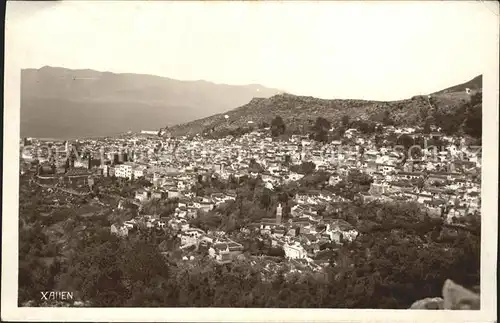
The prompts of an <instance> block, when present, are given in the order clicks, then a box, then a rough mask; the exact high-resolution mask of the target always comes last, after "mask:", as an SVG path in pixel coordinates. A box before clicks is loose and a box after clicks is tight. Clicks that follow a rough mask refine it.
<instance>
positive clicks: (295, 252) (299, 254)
mask: <svg viewBox="0 0 500 323" xmlns="http://www.w3.org/2000/svg"><path fill="white" fill-rule="evenodd" d="M283 250H284V251H285V256H286V257H287V258H290V259H304V258H306V256H307V252H306V250H305V249H304V248H303V247H302V246H301V245H300V244H299V243H298V242H296V243H295V244H293V245H289V244H288V243H285V244H284V245H283Z"/></svg>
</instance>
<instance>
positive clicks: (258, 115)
mask: <svg viewBox="0 0 500 323" xmlns="http://www.w3.org/2000/svg"><path fill="white" fill-rule="evenodd" d="M481 79H482V78H481V76H478V77H476V78H474V80H472V81H470V82H467V83H464V84H461V85H458V86H455V87H450V88H449V89H446V90H443V91H439V92H436V93H435V94H433V95H432V98H431V99H430V100H429V98H428V97H427V96H415V97H413V98H410V99H406V100H398V101H387V102H382V101H366V100H338V99H336V100H324V99H317V98H313V97H307V96H295V95H290V94H286V93H285V94H279V95H275V96H273V97H271V98H254V99H252V100H251V101H250V102H249V103H247V104H245V105H243V106H241V107H239V108H236V109H233V110H230V111H227V112H225V113H220V114H215V115H213V116H211V117H207V118H203V119H200V120H196V121H192V122H188V123H185V124H182V125H178V126H174V127H170V128H169V131H170V132H171V133H172V134H174V135H193V134H197V133H201V132H204V131H205V130H207V129H208V130H214V131H217V130H220V129H223V128H228V129H236V128H238V127H240V128H243V127H248V126H249V125H254V126H259V125H261V124H262V123H264V122H265V123H268V124H269V123H271V120H272V119H273V118H274V117H275V116H277V115H279V116H281V117H282V118H283V120H284V122H285V124H286V126H287V128H288V129H306V128H307V127H310V126H311V125H312V124H313V123H314V122H315V120H316V118H317V117H323V118H326V119H327V120H329V121H331V122H334V123H335V122H338V121H339V120H340V118H341V117H342V116H344V115H348V116H349V117H350V118H351V120H354V119H357V118H359V119H362V120H372V121H376V122H381V121H382V120H383V118H384V116H385V115H386V114H388V115H390V117H391V118H392V120H393V121H394V122H395V123H396V124H406V125H417V124H422V123H423V122H425V120H426V119H427V118H429V116H431V115H432V114H434V112H435V111H437V110H438V111H439V112H440V113H452V112H453V111H454V110H456V109H457V108H459V107H461V106H463V105H464V103H466V102H467V101H468V100H469V96H468V95H467V93H465V88H466V87H471V88H474V89H477V90H481V88H480V86H481V85H480V84H481V83H480V82H477V80H481ZM471 82H473V83H474V84H475V85H474V86H472V85H470V84H471ZM450 91H453V92H450ZM226 115H227V117H226Z"/></svg>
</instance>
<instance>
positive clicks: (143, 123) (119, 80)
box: [21, 66, 279, 138]
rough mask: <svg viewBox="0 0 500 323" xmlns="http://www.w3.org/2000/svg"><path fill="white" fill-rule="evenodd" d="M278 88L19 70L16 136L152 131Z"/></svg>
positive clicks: (52, 69)
mask: <svg viewBox="0 0 500 323" xmlns="http://www.w3.org/2000/svg"><path fill="white" fill-rule="evenodd" d="M276 93H279V91H278V90H275V89H269V88H266V87H263V86H260V85H254V84H252V85H245V86H233V85H225V84H214V83H210V82H206V81H179V80H174V79H169V78H165V77H159V76H152V75H141V74H115V73H110V72H99V71H94V70H71V69H65V68H58V67H48V66H45V67H42V68H40V69H25V70H22V72H21V136H22V137H51V138H75V137H84V136H104V135H113V134H116V133H120V132H125V131H128V130H132V131H139V130H153V129H159V128H161V127H164V126H166V125H173V124H179V123H183V122H188V121H191V120H196V119H199V118H203V117H207V116H210V115H213V114H217V113H221V112H223V111H227V110H229V109H232V108H234V107H237V106H241V105H243V104H245V103H247V102H249V101H250V100H251V99H252V98H254V97H270V96H272V95H275V94H276Z"/></svg>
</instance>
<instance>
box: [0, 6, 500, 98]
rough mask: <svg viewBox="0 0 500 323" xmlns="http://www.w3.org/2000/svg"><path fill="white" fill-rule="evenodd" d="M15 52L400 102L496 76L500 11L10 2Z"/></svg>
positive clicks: (26, 59) (40, 60) (28, 61)
mask: <svg viewBox="0 0 500 323" xmlns="http://www.w3.org/2000/svg"><path fill="white" fill-rule="evenodd" d="M7 7H8V8H7V10H8V11H7V18H6V19H7V30H8V33H9V34H8V35H9V36H8V37H9V38H8V39H7V40H8V46H7V47H6V48H7V50H8V51H14V52H15V53H16V56H17V55H19V58H18V59H19V61H20V62H21V63H22V64H21V66H22V67H23V68H29V67H34V68H38V67H42V66H44V65H50V66H62V67H68V68H90V69H96V70H101V71H111V72H130V73H146V74H155V75H161V76H167V77H170V78H175V79H181V80H199V79H204V80H207V81H213V82H216V83H227V84H250V83H258V84H262V85H265V86H268V87H274V88H278V89H283V90H286V91H289V92H291V93H294V94H301V95H311V96H317V97H322V98H359V99H361V98H366V99H380V100H384V99H387V100H390V99H399V98H406V97H411V96H413V95H415V94H423V93H429V92H433V91H436V90H439V89H442V88H445V87H448V86H450V85H455V84H457V83H461V82H464V81H468V80H469V79H471V78H472V77H474V76H477V75H479V74H482V73H483V74H484V73H485V71H486V70H488V68H489V69H490V70H491V66H492V60H494V59H495V52H494V49H495V48H496V47H498V45H495V44H492V39H494V36H495V35H496V34H497V32H498V27H499V20H498V5H497V4H495V3H494V2H489V3H485V2H479V1H472V2H467V1H464V2H459V1H449V2H426V1H421V2H420V1H419V2H410V1H401V2H396V1H384V2H376V1H369V2H348V1H346V2H341V1H331V2H328V1H324V2H313V1H308V2H285V3H278V2H271V3H269V2H268V3H263V2H244V3H242V2H237V3H227V2H215V3H214V2H212V3H199V2H160V1H157V2H133V1H130V2H121V1H110V2H105V1H95V2H85V1H75V2H67V1H63V2H45V3H43V2H40V3H33V2H31V3H29V2H9V3H8V6H7Z"/></svg>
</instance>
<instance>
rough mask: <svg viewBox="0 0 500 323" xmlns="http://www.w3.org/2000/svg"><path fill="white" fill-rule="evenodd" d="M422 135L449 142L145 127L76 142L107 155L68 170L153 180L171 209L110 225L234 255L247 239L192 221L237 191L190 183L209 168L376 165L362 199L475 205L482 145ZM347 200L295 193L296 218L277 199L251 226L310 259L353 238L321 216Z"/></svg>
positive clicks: (441, 209) (152, 191)
mask: <svg viewBox="0 0 500 323" xmlns="http://www.w3.org/2000/svg"><path fill="white" fill-rule="evenodd" d="M417 130H418V129H412V128H395V127H386V128H385V130H384V133H388V134H408V135H409V136H413V137H414V136H417V135H421V134H418V133H417V132H418V131H417ZM422 136H427V137H429V138H431V137H432V138H436V137H438V138H439V139H440V140H441V142H443V143H444V147H443V149H442V150H441V151H437V152H436V151H433V149H434V148H433V147H432V148H427V147H423V148H422V149H421V154H420V155H419V157H415V156H409V157H408V158H403V155H404V153H402V152H401V151H400V150H398V149H396V148H397V147H394V146H392V147H391V145H380V144H377V143H376V142H375V139H374V137H373V136H370V135H364V134H360V133H359V132H358V131H357V130H356V129H348V130H347V131H346V134H345V138H348V139H349V142H350V145H349V146H348V147H345V146H344V145H343V144H342V142H341V141H333V142H330V143H327V144H323V143H318V142H315V141H313V140H311V139H309V138H308V136H301V135H293V136H291V138H290V139H289V140H286V141H283V140H280V141H276V140H273V139H272V138H271V137H270V135H269V131H267V130H266V129H259V130H255V131H253V132H250V133H247V134H245V135H243V136H241V137H239V138H232V137H226V138H222V139H218V140H216V139H206V138H203V137H200V136H197V137H195V138H176V139H173V138H170V139H165V138H161V137H158V136H150V135H147V134H146V135H144V134H138V135H130V136H129V137H127V138H106V139H102V140H97V139H96V140H82V141H79V142H78V145H79V146H80V147H81V148H82V149H83V150H87V151H91V152H93V153H94V154H93V155H96V154H98V153H99V154H100V156H101V157H100V158H101V162H100V163H96V164H93V163H92V162H90V161H91V160H92V157H87V158H88V160H84V161H83V162H82V161H78V163H76V162H75V163H72V164H70V169H69V170H68V169H67V167H66V169H65V172H64V176H65V177H66V178H71V179H72V180H76V181H79V180H82V181H83V182H84V183H87V184H90V183H93V181H89V178H94V177H96V176H104V177H106V176H114V177H117V178H123V179H124V180H136V179H142V180H145V181H147V182H149V183H150V184H151V185H147V187H146V186H145V187H143V188H140V189H138V190H137V191H136V192H135V195H134V199H135V201H136V202H137V203H139V204H143V203H146V202H148V201H151V200H154V199H174V198H175V199H178V201H179V202H178V205H177V209H176V211H175V213H174V215H173V216H172V217H170V218H163V219H162V218H159V217H158V216H149V217H144V216H142V217H141V218H137V219H134V220H130V221H127V222H124V223H115V224H113V225H112V227H111V231H112V232H113V233H114V234H117V235H120V236H126V235H128V232H129V231H130V230H132V229H134V228H136V227H137V225H138V223H145V226H146V227H149V228H157V229H159V230H162V229H166V228H170V229H172V230H176V231H179V234H178V236H179V239H180V242H181V243H180V245H181V248H183V249H182V250H184V249H186V250H187V249H190V248H192V247H194V248H198V247H199V246H200V245H202V246H203V245H207V246H208V251H207V252H208V253H209V254H210V255H211V256H212V257H214V258H215V259H217V260H218V261H221V262H227V261H230V260H231V259H234V257H237V256H238V255H239V254H241V253H242V252H243V249H242V246H241V244H239V243H238V242H236V241H230V240H227V241H226V240H224V239H223V238H220V237H216V236H213V235H210V234H208V233H204V232H203V231H202V230H200V229H198V228H192V227H190V226H189V223H188V222H189V219H190V218H193V217H196V216H197V214H198V213H199V212H210V211H212V210H214V209H216V208H217V206H219V205H221V204H223V203H225V202H227V201H230V200H235V199H236V193H235V192H234V191H225V192H220V193H213V194H211V195H210V196H195V194H194V193H193V187H195V186H196V185H197V183H200V182H204V181H207V180H210V178H211V177H212V178H213V177H217V178H219V179H220V180H225V181H236V182H238V181H239V179H241V178H242V177H256V176H261V178H262V180H263V182H264V184H265V186H266V187H267V188H268V189H270V190H274V189H275V188H276V187H278V186H280V185H284V184H287V183H290V182H294V181H298V180H300V179H302V178H303V177H304V176H305V174H301V173H297V172H295V171H293V169H296V168H294V167H293V166H294V165H300V164H302V163H304V162H313V163H314V164H315V166H316V170H317V171H325V172H328V173H329V174H331V175H330V177H329V178H328V180H327V184H328V185H331V186H334V185H335V184H337V183H338V182H340V181H342V180H343V179H345V178H346V176H348V174H349V173H350V172H351V171H353V170H357V171H362V172H363V173H366V174H368V175H370V177H371V178H372V179H373V182H372V183H371V187H370V190H369V191H368V192H366V193H363V194H359V195H358V196H357V197H356V198H359V199H361V200H362V201H364V202H368V201H372V200H383V201H415V202H418V203H420V204H421V205H422V208H423V209H424V210H426V211H427V212H428V213H429V214H431V215H433V216H440V217H444V218H446V219H447V221H450V222H452V221H454V219H456V218H459V217H463V216H466V215H469V214H478V213H479V212H480V205H481V194H480V192H481V186H480V185H481V184H480V174H481V153H480V151H478V150H475V149H471V148H468V147H465V146H464V145H461V144H460V142H461V141H460V139H459V138H453V137H446V136H444V135H442V134H441V133H433V134H430V135H422ZM32 145H33V146H34V147H36V146H37V145H40V143H36V141H34V143H32ZM55 145H56V146H57V144H55ZM66 146H67V144H66ZM124 147H126V148H129V149H130V150H128V151H127V152H126V153H121V154H119V155H118V156H117V154H116V153H115V152H116V151H121V152H123V151H124ZM113 149H114V150H113ZM66 150H68V147H66ZM138 152H141V153H138ZM91 156H92V155H91ZM21 158H22V159H25V160H32V159H33V158H34V156H33V155H32V154H31V153H30V152H29V150H25V151H24V153H23V155H22V156H21ZM43 158H45V157H44V156H42V157H41V158H38V161H39V165H40V166H41V167H45V169H44V170H45V171H47V172H46V173H45V174H47V173H48V171H49V169H48V168H50V169H51V170H52V171H53V170H54V168H55V169H56V171H55V172H53V174H54V173H55V174H57V173H58V169H60V168H61V167H62V166H61V165H63V163H62V162H60V161H57V165H55V167H54V166H50V162H51V160H44V159H43ZM52 162H54V161H53V160H52ZM47 163H49V164H47ZM47 165H49V166H47ZM67 165H68V163H67V162H66V163H65V166H67ZM59 172H60V171H59ZM44 176H52V175H44ZM54 176H55V175H54ZM61 176H63V175H61ZM345 201H346V200H345V199H344V198H342V197H340V196H337V195H335V194H333V193H325V192H315V191H310V192H308V193H307V194H297V195H296V196H295V199H294V202H295V203H294V204H295V205H294V207H292V209H291V218H290V219H289V220H287V221H283V219H282V209H281V206H278V208H277V210H276V217H275V218H263V219H261V220H260V221H259V222H257V223H253V224H252V225H251V226H249V227H248V228H244V230H247V231H249V232H256V233H258V234H259V235H260V236H267V237H271V238H272V241H273V245H275V246H280V247H282V248H283V250H284V251H285V256H286V257H287V258H289V259H295V260H300V261H305V262H308V261H309V262H311V261H312V259H316V258H317V257H316V256H317V253H318V252H319V245H321V244H322V243H325V242H332V243H335V244H341V243H342V242H343V241H346V240H350V241H352V240H354V239H356V236H357V231H356V229H355V228H353V227H352V226H351V225H349V224H348V223H347V222H345V221H342V220H339V219H334V220H329V219H323V218H322V217H321V216H319V215H318V213H317V209H318V206H321V205H331V204H334V203H335V202H345ZM315 255H316V256H315ZM188 259H189V258H188Z"/></svg>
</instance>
